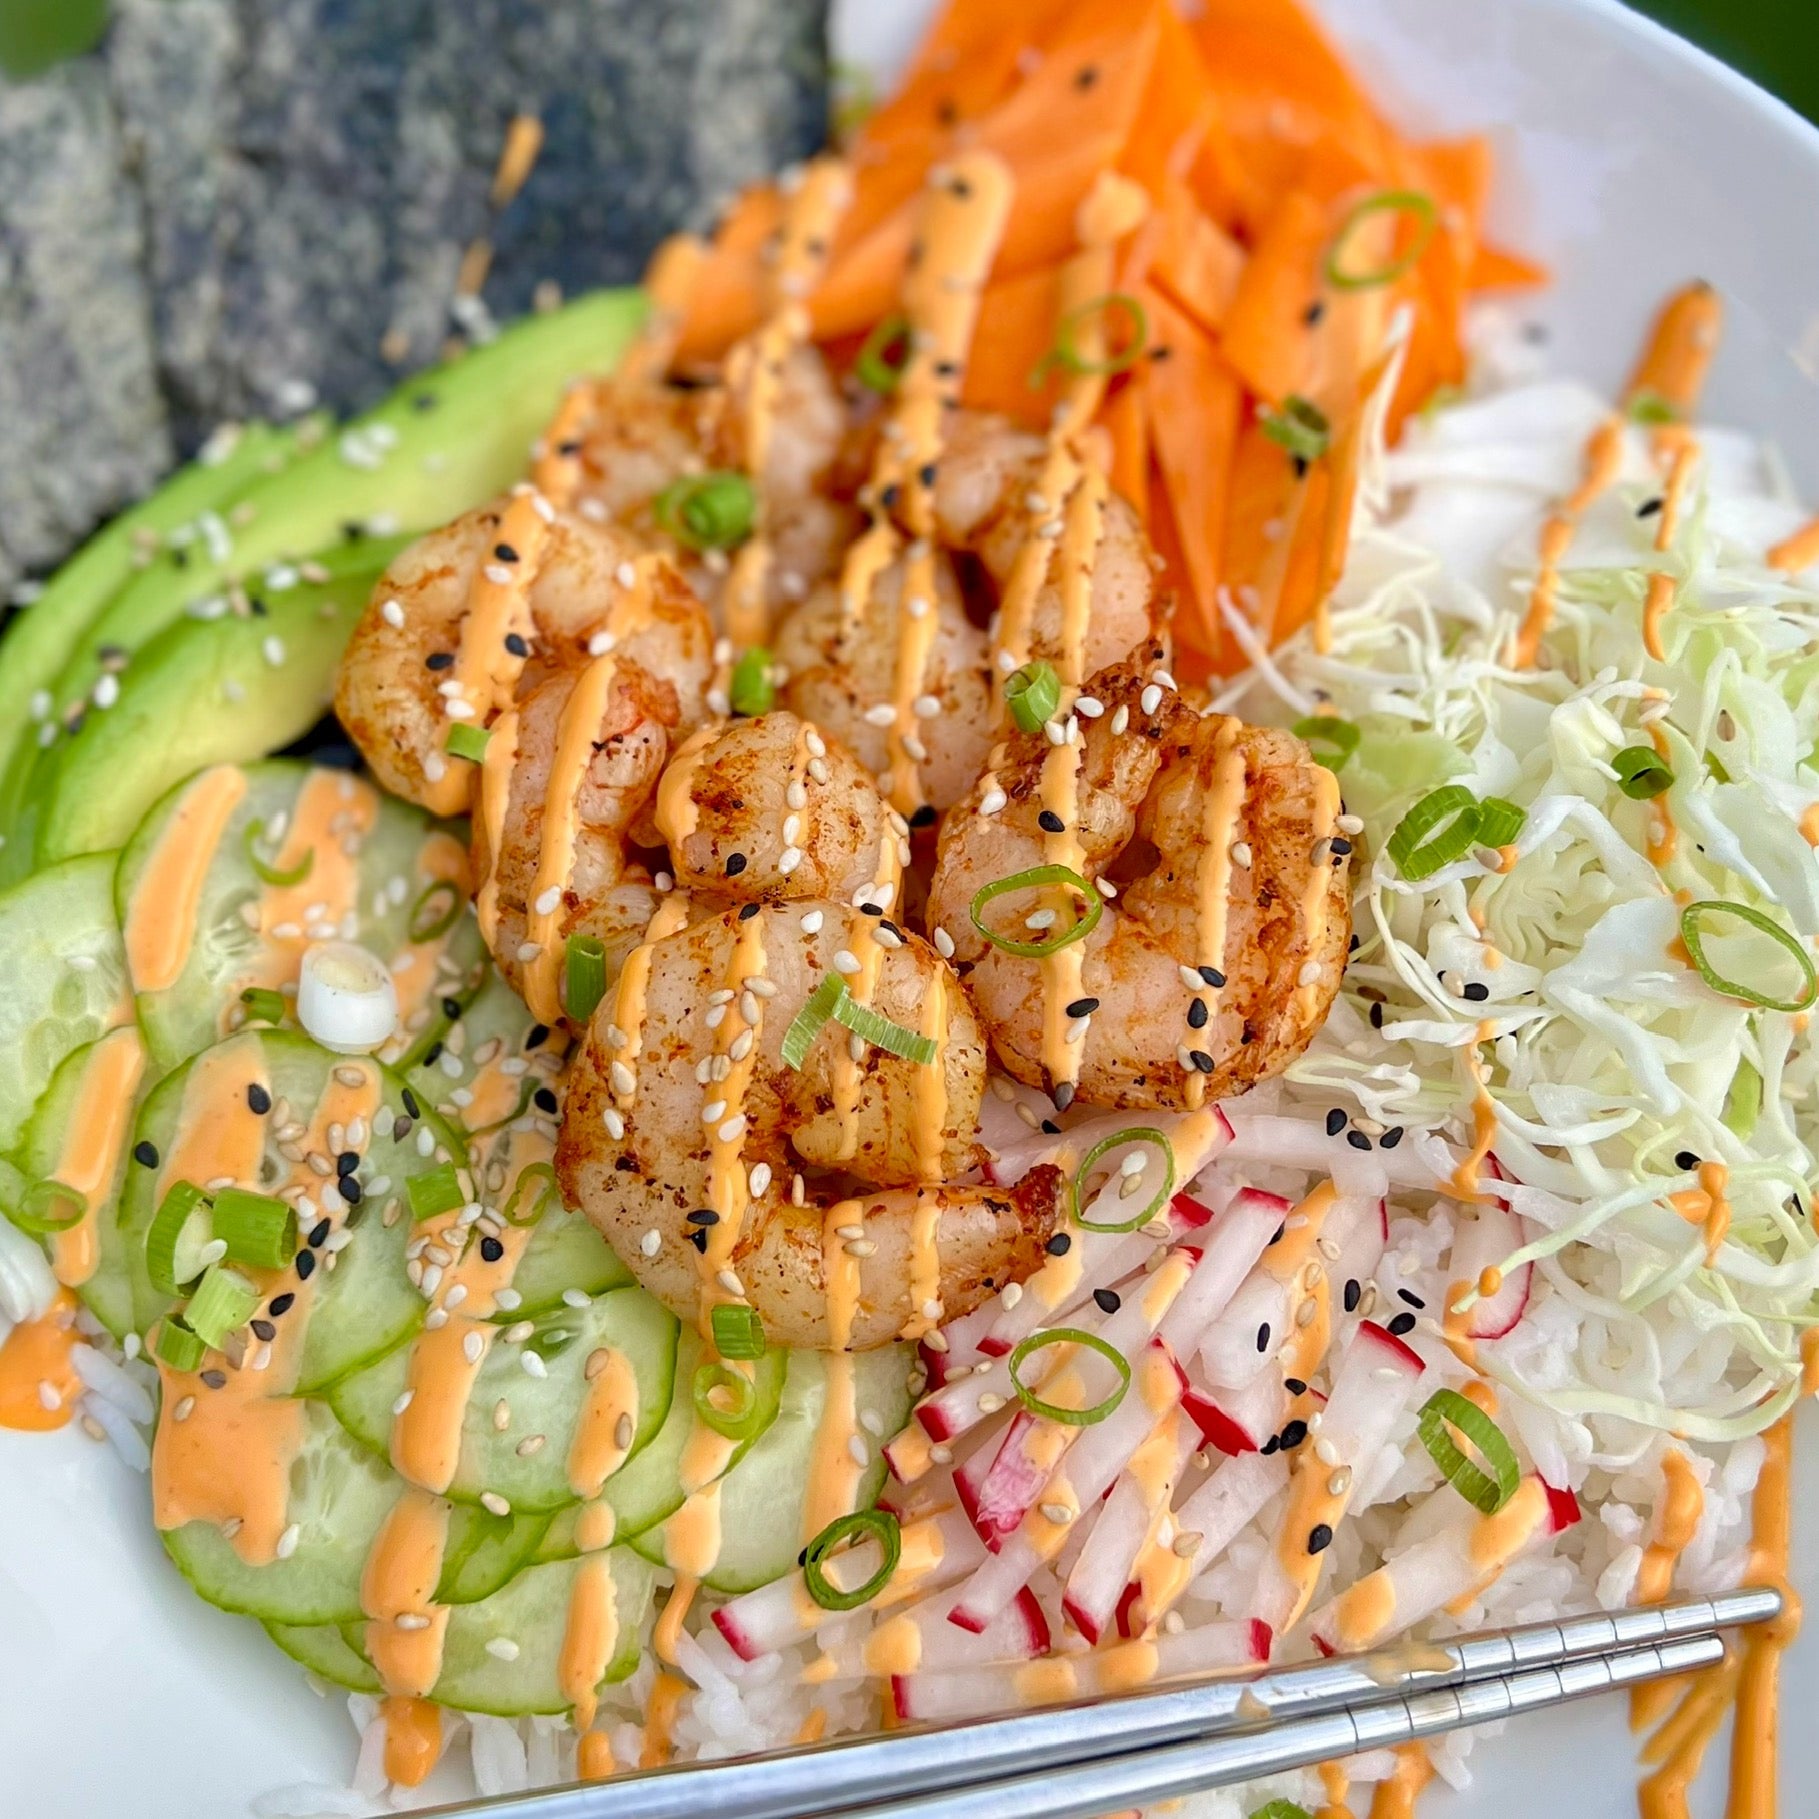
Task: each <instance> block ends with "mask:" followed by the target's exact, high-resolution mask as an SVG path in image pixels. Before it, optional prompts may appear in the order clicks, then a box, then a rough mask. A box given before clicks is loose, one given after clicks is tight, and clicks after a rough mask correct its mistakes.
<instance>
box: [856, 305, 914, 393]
mask: <svg viewBox="0 0 1819 1819" xmlns="http://www.w3.org/2000/svg"><path fill="white" fill-rule="evenodd" d="M909 359H910V325H909V318H908V317H907V316H886V317H884V318H883V320H882V321H880V322H879V323H878V324H877V325H876V326H875V327H874V328H873V329H872V332H871V333H870V334H869V335H867V336H866V338H865V345H864V346H863V347H861V348H860V350H859V357H858V359H857V360H855V361H854V362H853V377H854V378H855V379H857V380H858V381H859V383H860V384H861V385H863V386H864V387H865V388H866V390H867V391H873V392H885V393H889V392H894V391H895V390H896V389H897V387H898V385H899V383H900V382H901V381H902V378H903V369H904V368H905V367H906V366H908V365H909Z"/></svg>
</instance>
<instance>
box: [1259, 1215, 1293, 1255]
mask: <svg viewBox="0 0 1819 1819" xmlns="http://www.w3.org/2000/svg"><path fill="white" fill-rule="evenodd" d="M1287 1230H1288V1221H1287V1220H1286V1219H1285V1220H1283V1222H1282V1223H1281V1224H1280V1225H1279V1226H1277V1227H1276V1229H1275V1231H1273V1232H1272V1233H1271V1234H1270V1242H1269V1244H1266V1245H1265V1246H1264V1247H1263V1248H1264V1249H1265V1250H1268V1249H1269V1248H1270V1244H1280V1243H1281V1242H1282V1234H1283V1233H1284V1232H1286V1231H1287Z"/></svg>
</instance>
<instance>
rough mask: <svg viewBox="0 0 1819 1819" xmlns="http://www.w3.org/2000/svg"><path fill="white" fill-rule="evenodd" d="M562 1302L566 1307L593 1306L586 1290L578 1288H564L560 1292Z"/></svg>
mask: <svg viewBox="0 0 1819 1819" xmlns="http://www.w3.org/2000/svg"><path fill="white" fill-rule="evenodd" d="M562 1300H563V1305H564V1306H566V1307H591V1306H592V1305H593V1297H592V1296H590V1295H589V1294H588V1292H587V1290H586V1289H580V1288H565V1289H564V1290H563V1291H562Z"/></svg>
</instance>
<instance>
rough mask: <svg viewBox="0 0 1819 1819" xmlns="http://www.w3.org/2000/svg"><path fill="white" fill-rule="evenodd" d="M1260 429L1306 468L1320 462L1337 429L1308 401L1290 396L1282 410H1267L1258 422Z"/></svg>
mask: <svg viewBox="0 0 1819 1819" xmlns="http://www.w3.org/2000/svg"><path fill="white" fill-rule="evenodd" d="M1257 427H1258V428H1259V429H1261V430H1262V431H1263V433H1264V435H1266V436H1267V437H1268V438H1269V439H1270V441H1272V442H1273V443H1275V445H1276V446H1277V447H1278V448H1280V449H1286V450H1287V452H1288V453H1289V454H1291V455H1292V456H1293V457H1294V458H1295V459H1296V460H1297V461H1299V462H1302V463H1303V464H1305V463H1307V462H1310V461H1318V460H1319V459H1320V457H1321V456H1322V455H1324V454H1325V453H1326V451H1327V448H1328V446H1329V445H1330V444H1331V442H1332V439H1333V426H1332V424H1331V423H1329V422H1328V421H1327V416H1326V412H1325V411H1323V410H1322V409H1321V408H1320V407H1319V405H1317V404H1310V403H1309V402H1308V400H1307V399H1305V398H1299V397H1294V396H1290V397H1287V398H1284V399H1283V400H1282V405H1281V408H1280V409H1278V410H1266V411H1265V412H1264V413H1263V414H1262V416H1260V417H1259V418H1258V419H1257Z"/></svg>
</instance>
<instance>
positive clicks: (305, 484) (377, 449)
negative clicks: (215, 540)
mask: <svg viewBox="0 0 1819 1819" xmlns="http://www.w3.org/2000/svg"><path fill="white" fill-rule="evenodd" d="M643 312H644V299H643V295H642V293H641V292H638V291H635V290H616V291H596V292H595V293H594V294H593V295H591V296H587V297H583V298H581V299H579V300H578V301H577V302H574V303H571V304H569V305H568V306H567V307H566V308H564V309H560V310H557V311H555V312H553V313H552V314H550V315H547V316H533V317H530V318H527V319H526V320H525V321H523V322H519V323H517V324H515V325H514V326H513V327H511V328H509V329H507V330H506V331H505V332H504V333H503V334H501V335H500V336H499V338H498V340H496V341H493V342H489V343H488V344H487V345H486V346H485V347H480V348H476V349H474V350H473V351H472V352H471V353H467V354H464V355H462V356H461V358H460V359H458V360H455V361H452V362H451V363H449V364H448V365H446V366H442V367H438V368H436V369H435V370H434V371H432V372H428V373H424V374H422V375H420V376H419V377H417V378H415V379H412V380H410V381H409V382H407V383H406V384H405V385H403V386H401V387H400V388H399V389H398V390H397V391H396V392H394V393H393V394H392V396H391V397H390V398H388V399H387V400H386V401H385V403H383V404H381V405H380V406H378V408H377V409H375V410H373V411H371V412H370V413H368V415H366V416H365V417H361V418H359V419H357V420H356V421H355V422H353V423H352V424H350V425H348V426H347V428H345V429H343V430H339V431H336V432H333V433H331V434H330V435H329V436H328V437H327V438H326V439H325V440H324V441H323V442H322V443H321V444H320V445H319V446H318V447H316V448H314V449H312V450H311V451H310V452H309V453H308V454H307V455H303V456H300V457H299V458H298V460H297V461H296V462H294V463H293V464H292V465H291V466H290V467H289V468H288V469H287V470H286V471H285V472H284V473H282V474H279V475H275V476H274V477H273V478H272V479H271V480H269V481H268V482H266V483H265V484H264V485H262V486H256V487H253V488H252V489H250V490H249V491H248V493H247V494H246V496H245V497H244V498H243V499H242V500H241V501H240V505H239V510H238V512H237V514H236V516H237V517H238V518H239V519H241V520H243V522H241V523H239V524H237V525H236V527H235V528H234V531H233V536H232V542H231V545H230V546H229V547H227V548H225V549H223V550H221V551H220V552H219V553H218V555H216V554H210V553H209V552H206V551H196V552H193V554H194V555H195V557H196V558H197V559H196V560H192V562H191V563H190V565H189V567H188V568H187V569H186V570H184V571H182V572H181V573H179V574H177V575H174V576H173V575H171V574H170V573H168V572H165V571H163V570H159V571H156V572H153V573H148V574H146V575H142V576H139V577H137V578H136V579H135V580H134V581H132V582H131V583H129V584H128V585H127V586H126V587H124V588H123V589H121V591H120V593H119V595H118V596H117V597H116V598H115V599H114V600H113V601H112V602H111V603H110V605H109V606H108V609H107V611H106V612H104V613H103V614H102V615H101V616H100V617H99V618H98V619H97V620H96V621H95V622H94V623H93V624H92V625H91V626H90V627H89V628H88V631H87V632H86V634H85V635H84V636H83V638H82V639H81V641H80V642H79V644H78V645H77V647H76V649H75V650H74V652H73V653H72V655H71V657H70V660H69V662H68V663H67V664H65V665H64V667H63V670H62V671H61V673H60V674H59V676H58V678H57V683H56V687H55V689H54V691H53V692H54V693H55V695H56V697H57V702H58V706H59V708H62V707H64V706H67V705H68V704H69V703H71V702H74V701H78V700H81V699H82V698H84V697H85V696H87V694H88V692H89V690H90V689H91V688H92V687H93V686H94V683H95V680H96V678H97V677H98V676H99V674H100V673H101V664H100V658H99V653H100V651H101V650H102V648H103V647H104V646H107V645H113V646H115V647H117V648H119V649H121V650H125V651H128V652H133V651H137V650H138V649H140V647H141V646H143V645H144V644H145V643H146V641H147V640H148V639H149V638H151V637H152V636H153V635H154V634H155V633H157V632H159V631H161V630H162V629H163V628H164V627H165V626H166V625H169V624H170V623H171V621H172V620H174V619H176V618H177V617H178V616H179V615H180V614H181V613H182V612H183V611H184V609H185V608H186V607H188V606H190V605H191V604H192V603H194V602H197V601H200V600H203V599H205V598H207V597H208V596H209V595H210V594H211V593H213V592H216V591H218V590H219V589H221V588H222V587H223V586H225V585H226V584H227V583H228V582H230V581H231V580H234V579H236V578H238V579H241V580H243V581H245V583H246V584H247V586H248V587H249V589H255V590H256V588H257V584H258V582H259V579H260V577H261V576H263V575H266V574H268V573H269V572H270V570H271V569H272V568H273V567H274V566H279V565H289V564H292V563H294V562H297V561H299V560H301V559H303V558H305V557H307V556H309V555H310V554H311V553H312V552H316V551H322V550H326V549H328V548H330V547H331V546H333V545H335V544H337V543H340V542H341V541H342V540H343V539H344V538H346V537H347V536H348V535H349V533H350V532H353V533H355V534H359V533H360V532H361V531H363V530H364V531H368V532H374V533H381V532H382V534H384V535H386V536H391V535H393V534H396V533H404V534H418V533H421V532H423V531H426V530H429V529H431V528H432V527H434V526H436V525H439V524H446V523H447V522H448V520H449V519H451V518H454V517H458V516H459V515H460V514H461V513H462V512H464V511H467V510H469V509H470V508H471V507H473V506H476V505H478V504H480V503H481V502H482V501H483V500H485V499H489V498H491V497H492V496H493V495H494V494H495V493H498V492H502V491H503V490H504V489H505V488H506V487H507V486H509V485H511V484H512V482H513V481H515V480H518V479H520V478H521V477H522V476H523V473H524V469H525V465H526V462H527V459H528V451H529V448H530V444H531V442H532V441H533V440H534V439H535V437H536V435H537V432H538V431H539V430H541V429H542V428H543V426H544V425H545V423H546V422H547V421H548V420H549V417H550V415H551V414H552V413H553V412H554V410H555V408H556V405H557V403H558V402H559V401H560V399H561V395H562V390H563V388H564V386H566V385H567V384H568V382H569V381H570V380H571V379H573V378H574V377H575V376H576V375H577V374H579V373H585V372H598V371H600V370H602V369H604V368H606V367H609V366H610V365H611V364H612V363H613V361H614V360H615V359H617V357H618V354H619V350H620V349H621V348H622V347H623V346H624V345H625V342H626V341H627V339H628V338H629V337H630V336H631V334H632V332H633V330H634V329H635V328H636V327H637V325H638V322H639V319H640V318H641V316H642V315H643ZM268 585H269V583H268Z"/></svg>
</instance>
